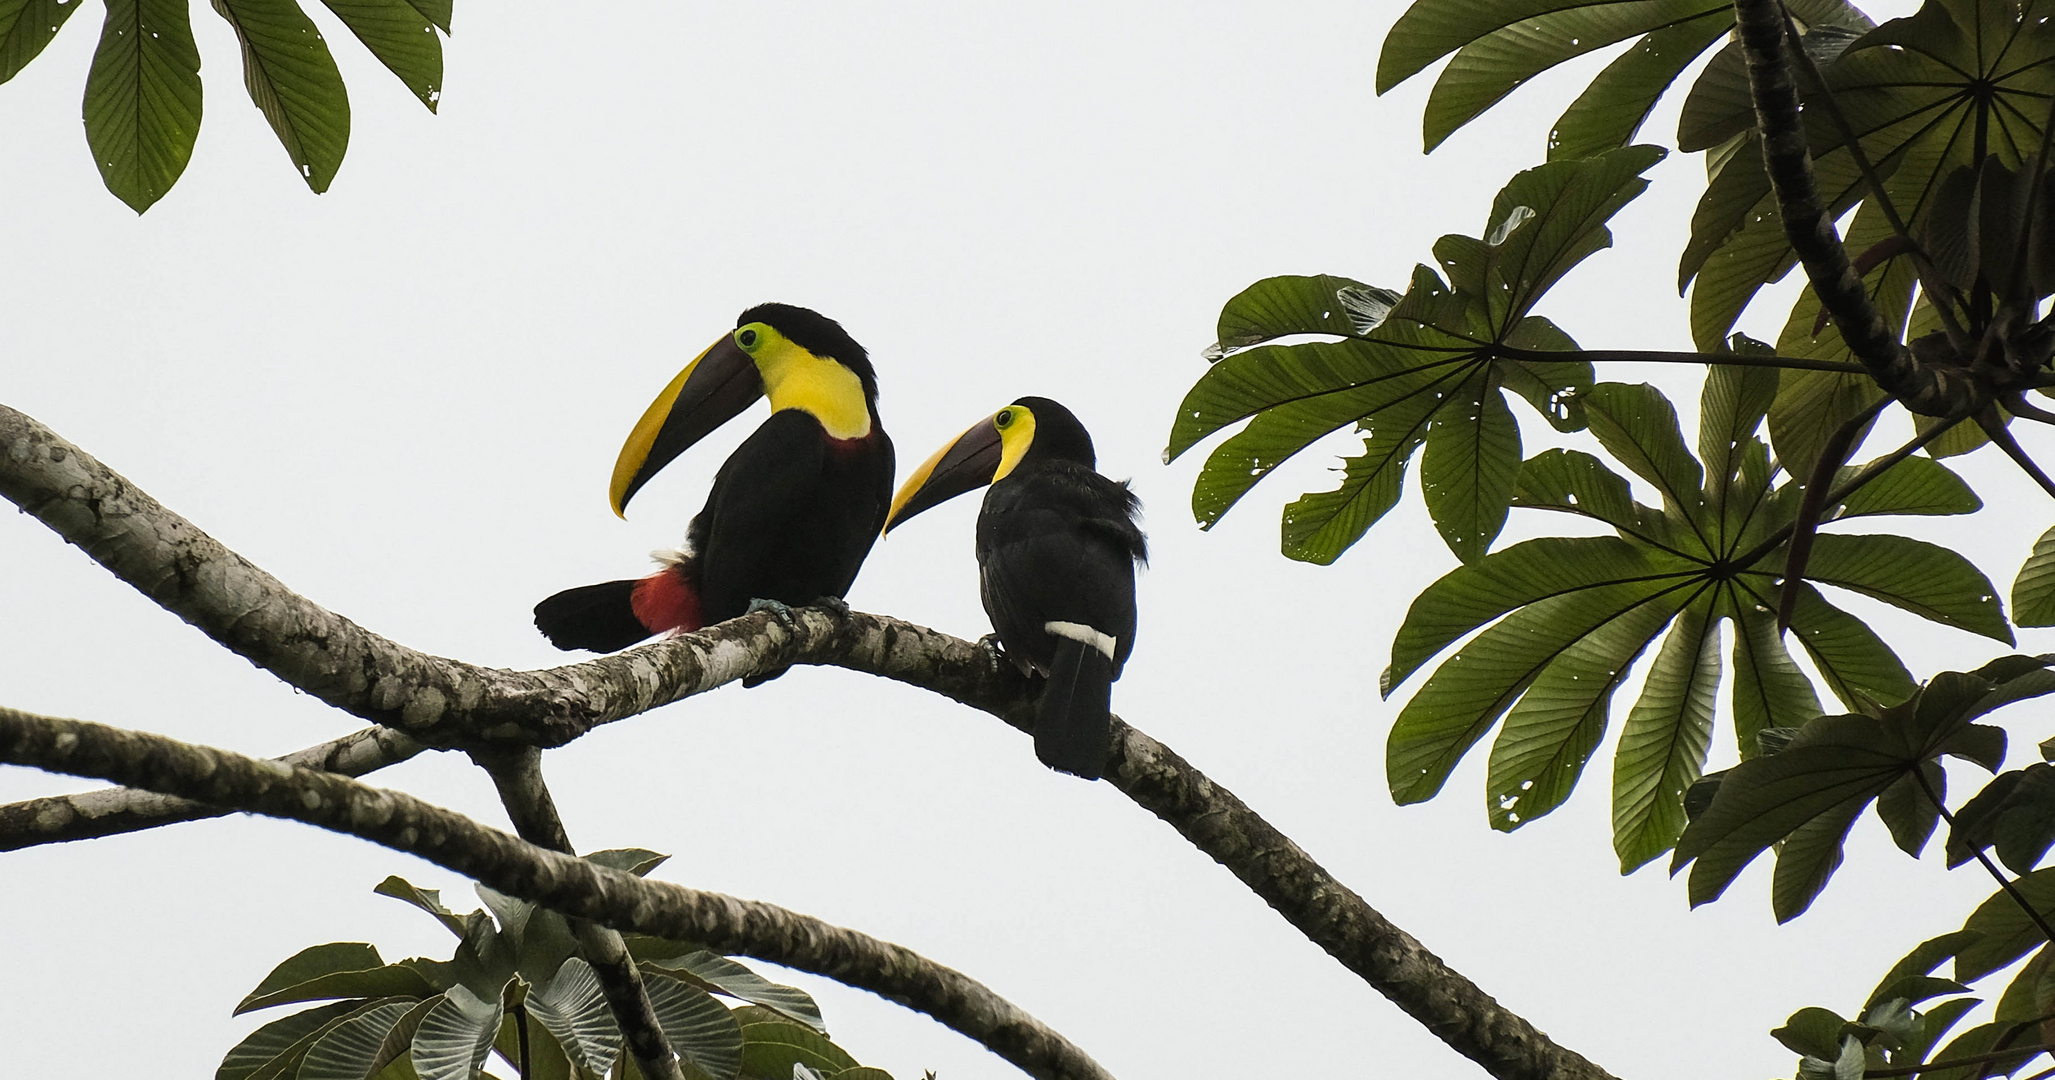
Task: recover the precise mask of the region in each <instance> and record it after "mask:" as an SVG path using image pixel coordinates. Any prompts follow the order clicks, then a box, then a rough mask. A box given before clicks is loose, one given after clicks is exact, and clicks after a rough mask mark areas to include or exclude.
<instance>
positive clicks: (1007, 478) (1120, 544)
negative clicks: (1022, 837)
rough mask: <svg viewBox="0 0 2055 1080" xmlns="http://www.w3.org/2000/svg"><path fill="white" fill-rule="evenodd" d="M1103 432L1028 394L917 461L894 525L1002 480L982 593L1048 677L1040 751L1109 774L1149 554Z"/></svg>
mask: <svg viewBox="0 0 2055 1080" xmlns="http://www.w3.org/2000/svg"><path fill="white" fill-rule="evenodd" d="M1095 464H1096V462H1095V458H1094V455H1093V453H1092V436H1091V435H1090V434H1089V433H1088V432H1086V431H1085V428H1084V425H1083V424H1080V423H1078V419H1077V417H1076V416H1073V415H1071V412H1070V410H1069V409H1066V408H1064V407H1063V406H1061V405H1059V404H1057V403H1056V402H1054V401H1051V400H1049V399H1048V398H1041V397H1024V398H1021V399H1020V400H1019V401H1016V402H1014V403H1013V404H1011V405H1008V406H1007V407H1005V408H1003V409H1001V410H999V411H998V412H996V413H993V414H992V415H991V416H989V417H986V418H985V419H983V420H980V421H979V422H978V423H977V425H976V426H974V427H972V428H971V429H970V430H969V431H966V432H964V433H963V434H962V435H960V436H958V437H957V438H956V440H955V441H954V442H951V443H950V444H949V445H947V446H945V447H943V448H942V449H940V450H938V451H936V452H935V456H933V457H931V458H929V459H928V460H927V461H926V463H924V464H922V465H921V467H920V468H918V469H915V470H914V472H913V475H912V476H910V477H908V478H907V480H906V483H904V484H902V485H900V488H899V494H898V495H897V496H895V497H894V498H893V500H892V510H891V513H890V514H889V515H887V517H886V520H885V528H886V529H887V530H890V529H891V528H892V527H894V526H896V525H898V524H899V523H900V522H903V521H905V520H906V519H907V518H910V517H912V516H914V515H915V514H918V513H920V512H921V511H923V510H926V509H928V508H929V507H932V506H935V505H937V504H939V503H942V502H944V501H946V500H948V499H951V498H954V497H955V496H957V495H961V494H963V493H964V492H966V491H970V490H972V489H974V488H979V487H983V486H985V485H987V484H989V485H991V490H990V491H987V492H986V493H985V504H984V509H983V510H981V511H979V513H978V533H977V556H978V591H979V593H980V595H981V596H982V598H983V599H984V602H985V613H986V614H987V615H990V616H991V618H992V628H993V629H994V630H996V631H998V633H999V643H1000V645H1001V646H1003V647H1004V648H1005V651H1006V655H1007V656H1008V657H1009V658H1011V659H1012V661H1013V663H1014V664H1015V665H1016V666H1017V667H1019V668H1020V670H1021V671H1022V672H1024V673H1028V674H1035V675H1042V676H1045V677H1046V678H1047V679H1048V682H1047V684H1046V685H1045V686H1044V687H1043V689H1042V695H1041V698H1040V700H1039V701H1038V703H1037V704H1036V707H1035V756H1036V757H1038V758H1040V759H1041V760H1042V763H1043V764H1044V765H1047V766H1049V767H1050V768H1053V769H1057V770H1059V771H1062V772H1067V773H1071V774H1074V775H1077V776H1082V777H1084V778H1085V779H1087V780H1096V779H1098V778H1099V774H1100V772H1101V771H1102V770H1103V769H1104V768H1105V767H1106V755H1107V752H1108V750H1109V748H1110V747H1109V743H1110V740H1111V734H1112V687H1113V681H1114V680H1115V679H1118V678H1120V672H1121V668H1122V667H1123V666H1125V665H1126V663H1127V657H1128V653H1129V652H1131V651H1133V649H1134V644H1135V567H1136V566H1137V565H1140V564H1144V563H1146V562H1147V561H1148V557H1149V556H1148V548H1147V544H1146V541H1145V540H1144V538H1143V536H1142V530H1141V526H1140V524H1139V522H1138V521H1137V517H1138V515H1139V513H1140V510H1141V502H1140V500H1138V499H1136V498H1135V496H1134V493H1133V492H1131V491H1129V490H1128V489H1127V485H1126V484H1124V483H1118V482H1116V481H1113V480H1108V479H1107V478H1105V477H1103V476H1100V475H1099V474H1098V473H1097V472H1095V471H1094V469H1093V466H1094V465H1095Z"/></svg>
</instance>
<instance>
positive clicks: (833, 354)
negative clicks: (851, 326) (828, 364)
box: [735, 304, 878, 401]
mask: <svg viewBox="0 0 2055 1080" xmlns="http://www.w3.org/2000/svg"><path fill="white" fill-rule="evenodd" d="M753 322H760V323H765V324H767V325H769V326H770V327H771V328H772V329H775V330H776V331H777V332H778V333H780V334H783V335H785V337H786V338H788V339H789V340H790V341H791V342H792V344H794V345H797V346H799V347H800V348H802V349H805V350H806V351H807V352H810V353H812V354H814V355H815V356H818V357H820V358H821V359H823V360H835V361H838V362H840V363H841V365H842V366H843V367H846V368H848V369H849V370H851V371H853V372H855V373H856V377H857V378H858V379H861V380H862V381H863V394H864V397H866V398H869V399H870V400H872V401H876V400H877V399H878V373H877V371H876V370H874V369H873V368H872V367H871V357H870V354H869V353H867V352H865V351H864V348H863V346H861V345H858V344H857V343H856V339H855V338H853V337H850V336H849V331H847V330H844V329H842V324H841V323H838V322H836V321H835V320H833V319H830V318H828V317H827V316H826V315H823V314H821V313H820V312H818V311H815V310H813V309H812V308H803V307H800V306H799V305H797V304H758V305H756V306H755V307H753V308H750V309H749V310H748V311H745V312H743V313H742V314H740V315H738V316H736V317H735V328H736V329H738V330H739V329H741V328H742V327H745V326H748V325H749V324H750V323H753Z"/></svg>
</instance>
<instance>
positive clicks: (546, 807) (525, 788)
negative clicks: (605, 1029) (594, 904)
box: [472, 747, 685, 1080]
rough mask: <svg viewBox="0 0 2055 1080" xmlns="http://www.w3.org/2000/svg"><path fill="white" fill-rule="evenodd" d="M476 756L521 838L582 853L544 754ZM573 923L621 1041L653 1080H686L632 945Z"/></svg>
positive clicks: (585, 923) (594, 926) (604, 930)
mask: <svg viewBox="0 0 2055 1080" xmlns="http://www.w3.org/2000/svg"><path fill="white" fill-rule="evenodd" d="M472 757H473V758H474V759H475V760H476V761H477V762H478V765H479V766H480V767H481V768H483V769H484V770H485V772H486V775H488V776H490V777H492V784H493V786H494V787H495V788H498V789H499V801H500V804H501V805H502V806H505V807H506V809H507V817H508V819H509V820H511V821H512V822H513V823H514V831H515V832H516V833H519V834H520V836H521V839H523V840H526V841H528V842H529V843H531V844H534V845H535V846H537V847H543V848H548V849H549V850H551V851H560V852H563V853H564V854H566V855H576V854H577V853H578V851H577V849H576V848H574V847H572V846H571V834H570V833H568V832H566V831H564V819H563V816H562V815H560V814H558V813H557V802H556V800H555V799H554V798H551V797H550V793H549V785H547V784H545V783H543V780H542V751H540V750H537V749H535V748H534V747H522V748H521V749H519V750H510V751H506V752H504V753H496V754H494V753H483V752H481V753H477V754H473V755H472ZM570 923H571V932H572V933H573V934H575V935H577V938H578V951H579V952H580V953H581V954H582V955H583V956H584V957H585V962H586V963H588V964H590V965H592V973H593V975H594V977H596V978H597V979H598V980H599V988H600V992H601V993H603V994H605V995H606V999H607V1005H608V1006H609V1007H610V1008H612V1009H613V1012H614V1020H615V1022H616V1024H617V1025H618V1026H619V1027H620V1029H621V1041H622V1042H623V1043H625V1044H626V1045H627V1047H628V1053H629V1055H630V1056H631V1057H633V1058H634V1059H635V1065H636V1067H637V1068H639V1069H641V1070H642V1075H643V1076H646V1077H649V1078H651V1080H685V1074H684V1073H683V1072H682V1071H680V1070H679V1068H678V1056H677V1053H676V1052H675V1051H673V1050H672V1049H671V1041H670V1040H669V1039H667V1038H665V1037H664V1029H663V1025H662V1024H660V1023H659V1022H658V1021H657V1017H656V1007H655V1006H653V1005H651V1004H650V1002H649V991H648V990H647V989H645V988H644V987H643V985H642V972H641V971H639V970H637V968H636V967H635V959H634V958H633V957H631V956H629V955H628V944H627V943H626V942H624V941H622V940H621V932H620V931H618V930H615V929H612V928H610V927H606V926H601V925H600V924H598V923H596V922H593V921H592V920H590V919H572V920H570Z"/></svg>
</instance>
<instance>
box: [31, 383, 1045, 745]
mask: <svg viewBox="0 0 2055 1080" xmlns="http://www.w3.org/2000/svg"><path fill="white" fill-rule="evenodd" d="M0 496H4V497H5V498H7V499H8V500H9V501H11V502H13V503H14V504H15V505H17V506H19V507H21V508H22V509H23V510H25V511H27V512H28V513H30V514H31V515H34V516H35V517H36V518H37V519H38V520H40V521H42V522H43V523H44V524H45V525H48V526H49V527H50V528H51V529H53V530H55V531H56V532H57V534H58V535H60V536H62V537H64V538H65V539H66V540H68V541H70V542H71V543H72V544H75V545H77V546H78V547H79V548H80V549H81V550H83V551H84V552H85V553H86V554H87V555H90V556H91V557H92V558H93V559H94V560H95V561H97V562H99V563H100V564H101V565H102V566H105V567H106V568H107V569H108V570H110V571H112V572H113V573H114V576H116V577H118V578H120V579H121V580H123V581H126V582H128V583H129V584H130V585H133V586H135V587H136V588H137V589H139V590H141V591H142V593H143V594H144V595H145V596H148V597H149V598H150V599H152V600H154V601H156V602H157V603H158V604H160V605H162V606H163V607H164V608H165V609H166V610H168V611H170V612H172V613H173V614H175V615H178V616H179V617H180V618H183V619H185V620H186V621H187V622H189V623H191V624H193V626H195V627H197V628H198V629H199V630H200V631H201V632H202V633H205V634H206V635H207V636H209V637H211V638H213V639H214V640H215V641H217V642H220V643H221V644H222V645H223V646H225V647H226V648H228V649H230V650H231V651H233V652H235V653H236V654H238V655H240V656H242V657H244V658H245V659H247V660H249V661H250V662H251V663H253V664H256V665H257V666H258V667H261V668H264V669H265V670H266V671H269V672H271V673H272V674H274V675H277V676H278V677H279V678H281V679H284V680H285V681H286V682H287V683H290V684H291V685H293V686H295V687H297V688H299V689H301V690H303V691H305V692H307V693H308V694H311V695H313V696H314V697H317V698H319V699H321V700H322V701H325V702H327V703H328V704H330V705H333V706H335V707H336V708H338V709H342V710H343V711H345V712H348V713H350V714H352V715H355V716H359V717H362V718H364V719H366V720H370V721H372V722H374V723H378V724H383V725H385V726H387V727H391V728H397V729H398V730H400V731H404V732H406V733H407V734H408V735H411V736H413V737H414V738H415V739H417V740H419V741H421V742H423V743H426V744H428V745H430V746H436V747H444V748H456V749H472V748H490V747H493V746H541V747H551V746H561V745H563V744H564V743H567V742H569V741H571V740H572V739H575V738H577V737H578V736H580V735H583V734H584V733H585V732H587V731H589V730H591V729H592V728H593V727H596V726H598V725H600V724H604V723H608V722H610V721H614V720H619V719H621V718H623V717H628V716H635V715H637V714H640V713H644V712H647V711H649V710H650V709H653V708H656V707H657V706H659V705H666V704H669V703H671V702H673V701H677V700H679V699H681V698H685V697H689V696H691V695H693V694H698V693H703V692H705V691H707V690H711V689H714V688H715V687H718V686H725V685H727V684H728V683H731V682H734V681H736V680H738V679H740V678H741V677H743V676H744V675H749V674H753V673H755V672H757V671H760V670H765V667H764V664H763V661H764V659H765V651H766V649H768V650H769V651H770V653H771V655H772V656H773V658H774V659H775V660H776V661H777V662H776V663H774V664H772V665H770V666H771V667H783V666H789V665H791V664H795V663H818V662H820V658H821V657H823V656H827V655H837V656H840V655H848V656H851V657H852V658H856V659H857V660H858V662H859V663H864V664H869V665H872V666H873V669H874V670H875V671H876V673H877V674H880V675H884V676H886V677H888V678H898V677H900V675H901V673H902V672H904V673H915V672H911V671H909V670H908V669H907V665H908V664H912V665H914V666H916V667H928V666H931V659H930V657H931V653H932V649H931V648H930V646H931V645H932V641H930V640H928V639H934V638H941V637H943V636H944V635H937V634H935V633H934V632H933V631H930V630H923V629H920V628H918V627H909V626H908V625H907V624H904V623H891V624H890V625H887V623H888V622H889V620H876V619H871V618H869V617H857V618H853V619H849V620H837V619H834V618H832V617H827V618H822V617H808V618H800V619H795V620H791V621H787V622H781V621H778V620H775V619H774V618H773V617H772V616H771V615H769V614H757V615H752V616H747V617H745V618H741V619H736V620H732V621H730V622H726V623H723V624H721V625H719V626H714V627H709V628H708V629H706V630H703V631H701V632H699V633H697V634H691V635H687V636H684V637H678V638H673V639H671V640H669V641H666V642H661V643H658V644H654V645H645V646H642V647H640V648H636V649H630V650H628V651H627V652H624V653H618V654H615V655H613V656H603V657H600V658H599V659H596V660H588V661H585V662H584V663H580V664H569V665H566V666H564V667H558V668H550V669H548V670H544V671H507V670H504V669H500V668H487V667H480V666H478V665H475V664H467V663H464V662H462V661H459V660H450V659H446V658H443V657H440V656H432V655H429V654H427V653H423V652H419V651H417V650H414V649H409V648H407V647H405V646H403V645H400V644H398V643H396V642H394V641H392V640H390V639H388V638H385V637H382V636H380V635H378V634H374V633H372V632H371V631H369V630H366V629H364V628H363V627H361V626H358V625H357V624H356V623H353V622H351V621H350V620H348V619H345V618H343V617H342V616H340V615H337V614H335V613H334V612H331V611H329V610H327V609H325V608H323V607H321V606H320V605H318V604H315V603H314V602H313V601H311V600H308V599H306V598H305V597H302V596H300V595H299V594H298V593H295V592H293V591H292V590H291V589H288V588H286V587H285V586H284V585H283V584H281V583H280V582H279V581H278V579H277V578H274V577H272V576H271V575H270V574H267V573H265V572H264V571H262V570H260V569H258V568H257V567H255V566H253V565H251V564H250V562H249V561H248V560H246V559H244V558H243V557H242V556H240V555H237V554H236V553H235V552H233V551H230V550H228V549H227V548H226V547H224V546H223V545H222V544H221V543H220V542H219V541H217V540H215V539H214V538H213V537H211V536H208V535H207V534H206V533H204V532H201V531H200V530H199V529H198V528H196V527H194V526H193V524H192V523H191V522H189V521H187V520H185V519H184V518H182V517H180V516H178V515H177V514H174V513H172V512H171V511H170V510H168V509H166V508H165V507H164V506H163V505H161V504H159V503H158V502H157V500H155V499H152V498H151V497H150V496H149V495H147V494H145V493H144V492H142V491H141V490H140V489H138V488H136V487H135V486H134V485H132V484H130V483H129V482H128V481H127V480H126V479H124V478H122V477H121V476H120V475H118V474H116V473H115V472H114V471H113V470H112V469H109V468H107V467H106V466H105V465H102V464H101V463H100V462H98V461H96V460H94V459H93V457H92V456H91V455H89V454H87V453H85V452H84V451H82V450H80V449H79V448H78V447H76V446H73V445H71V444H70V443H69V442H66V441H65V440H64V439H62V438H61V437H59V436H58V435H57V434H56V433H55V432H53V431H51V430H50V429H48V428H46V427H44V426H43V425H41V424H39V423H37V422H36V421H35V420H34V419H32V418H30V417H28V416H26V415H24V414H22V413H20V412H17V411H15V410H13V409H10V408H8V407H6V406H5V405H0ZM767 629H768V633H766V630H767ZM909 635H910V637H911V640H908V638H909ZM950 640H954V639H950ZM963 670H964V671H968V668H965V669H963ZM929 674H930V675H931V677H932V676H933V673H932V672H930V673H929ZM996 674H998V675H1001V676H1004V675H1008V674H1011V673H1010V672H1005V673H996ZM945 681H946V680H945ZM955 681H956V682H957V683H961V684H962V685H960V686H954V688H952V689H941V687H939V686H936V687H931V688H933V689H938V690H940V692H942V693H946V694H949V696H951V697H955V698H957V700H959V701H961V700H966V698H965V696H964V695H969V694H976V695H979V696H983V697H986V698H988V699H989V698H991V697H993V696H995V695H993V694H992V693H991V686H990V685H988V684H991V683H992V682H993V680H992V679H988V678H986V677H984V676H975V675H974V676H973V677H971V678H970V679H969V680H968V681H967V682H965V681H964V680H963V679H961V678H958V679H957V680H955ZM1000 681H1001V682H1004V681H1006V680H1004V679H1003V678H1002V679H1001V680H1000ZM1010 681H1011V683H1012V684H1013V685H1015V686H1020V685H1022V683H1021V680H1020V678H1019V677H1018V676H1013V678H1012V679H1011V680H1010ZM923 685H925V684H923Z"/></svg>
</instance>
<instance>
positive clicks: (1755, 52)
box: [1734, 0, 1976, 416]
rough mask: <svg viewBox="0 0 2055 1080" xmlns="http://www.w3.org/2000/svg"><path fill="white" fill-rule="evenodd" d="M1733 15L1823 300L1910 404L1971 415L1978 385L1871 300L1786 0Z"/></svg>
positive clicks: (1783, 194)
mask: <svg viewBox="0 0 2055 1080" xmlns="http://www.w3.org/2000/svg"><path fill="white" fill-rule="evenodd" d="M1734 16H1735V23H1736V33H1737V35H1738V36H1739V37H1740V39H1741V47H1742V50H1743V54H1744V55H1745V56H1746V58H1747V61H1748V86H1749V92H1750V94H1751V95H1752V97H1753V99H1754V102H1755V126H1756V131H1757V133H1758V134H1759V135H1760V136H1761V139H1762V156H1763V165H1764V167H1765V169H1766V170H1767V172H1768V173H1769V178H1770V183H1771V185H1772V186H1773V187H1774V188H1775V189H1776V193H1777V207H1778V212H1779V213H1780V214H1781V215H1782V216H1783V220H1784V235H1785V236H1786V237H1787V238H1789V239H1790V241H1791V246H1792V248H1793V250H1795V251H1796V252H1797V253H1798V259H1799V261H1800V262H1801V263H1802V264H1803V265H1804V266H1805V276H1806V279H1807V280H1808V281H1810V282H1811V283H1812V288H1813V291H1814V292H1815V293H1817V294H1818V295H1819V298H1820V306H1821V307H1823V308H1825V309H1826V310H1827V312H1828V314H1830V315H1832V316H1833V319H1834V325H1835V326H1836V327H1837V328H1839V329H1840V331H1841V338H1842V340H1844V341H1846V342H1847V343H1848V348H1849V351H1850V352H1851V353H1853V354H1854V356H1855V358H1856V359H1857V360H1859V361H1861V362H1862V366H1863V367H1864V368H1866V369H1867V370H1868V371H1869V373H1870V376H1871V377H1872V378H1874V379H1876V381H1877V384H1878V385H1879V386H1882V387H1883V388H1884V390H1885V391H1887V392H1889V393H1890V394H1891V396H1892V397H1894V398H1896V399H1898V400H1899V401H1900V402H1902V403H1903V404H1904V405H1905V407H1906V408H1908V409H1910V410H1912V411H1913V412H1916V413H1920V414H1923V415H1927V416H1966V415H1968V414H1969V413H1970V412H1971V411H1973V410H1974V408H1975V405H1976V389H1975V387H1974V386H1973V385H1972V384H1971V383H1970V382H1969V380H1968V379H1966V378H1964V377H1963V376H1962V375H1961V374H1960V373H1957V372H1953V371H1950V370H1948V369H1946V368H1942V367H1937V366H1935V365H1932V364H1923V363H1921V362H1920V361H1919V360H1918V359H1917V358H1915V357H1914V356H1913V354H1912V351H1911V350H1910V349H1907V348H1906V347H1905V346H1904V345H1902V344H1900V343H1899V341H1898V336H1897V335H1896V334H1895V333H1893V332H1892V331H1891V328H1890V325H1889V324H1888V323H1886V322H1885V321H1884V317H1883V315H1882V314H1880V313H1879V312H1878V311H1877V309H1876V305H1875V304H1872V303H1871V302H1870V299H1869V294H1868V293H1867V292H1866V291H1865V290H1864V288H1863V285H1862V276H1861V275H1860V274H1857V273H1856V272H1855V268H1854V266H1852V265H1851V264H1850V263H1849V260H1848V252H1847V249H1846V248H1844V247H1843V246H1842V244H1841V234H1840V232H1839V231H1838V230H1836V229H1835V227H1834V219H1833V218H1832V217H1831V216H1830V215H1829V214H1828V213H1827V209H1826V206H1825V205H1824V204H1823V203H1822V202H1821V201H1820V195H1819V188H1818V185H1817V184H1816V183H1815V182H1814V180H1813V170H1812V152H1811V150H1810V148H1809V147H1808V145H1807V142H1806V133H1805V124H1804V122H1803V120H1801V119H1800V117H1799V109H1798V87H1797V84H1796V82H1795V81H1794V80H1793V79H1792V77H1791V68H1790V65H1789V64H1788V63H1786V59H1785V40H1784V20H1783V14H1782V10H1781V6H1780V4H1779V0H1734Z"/></svg>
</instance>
